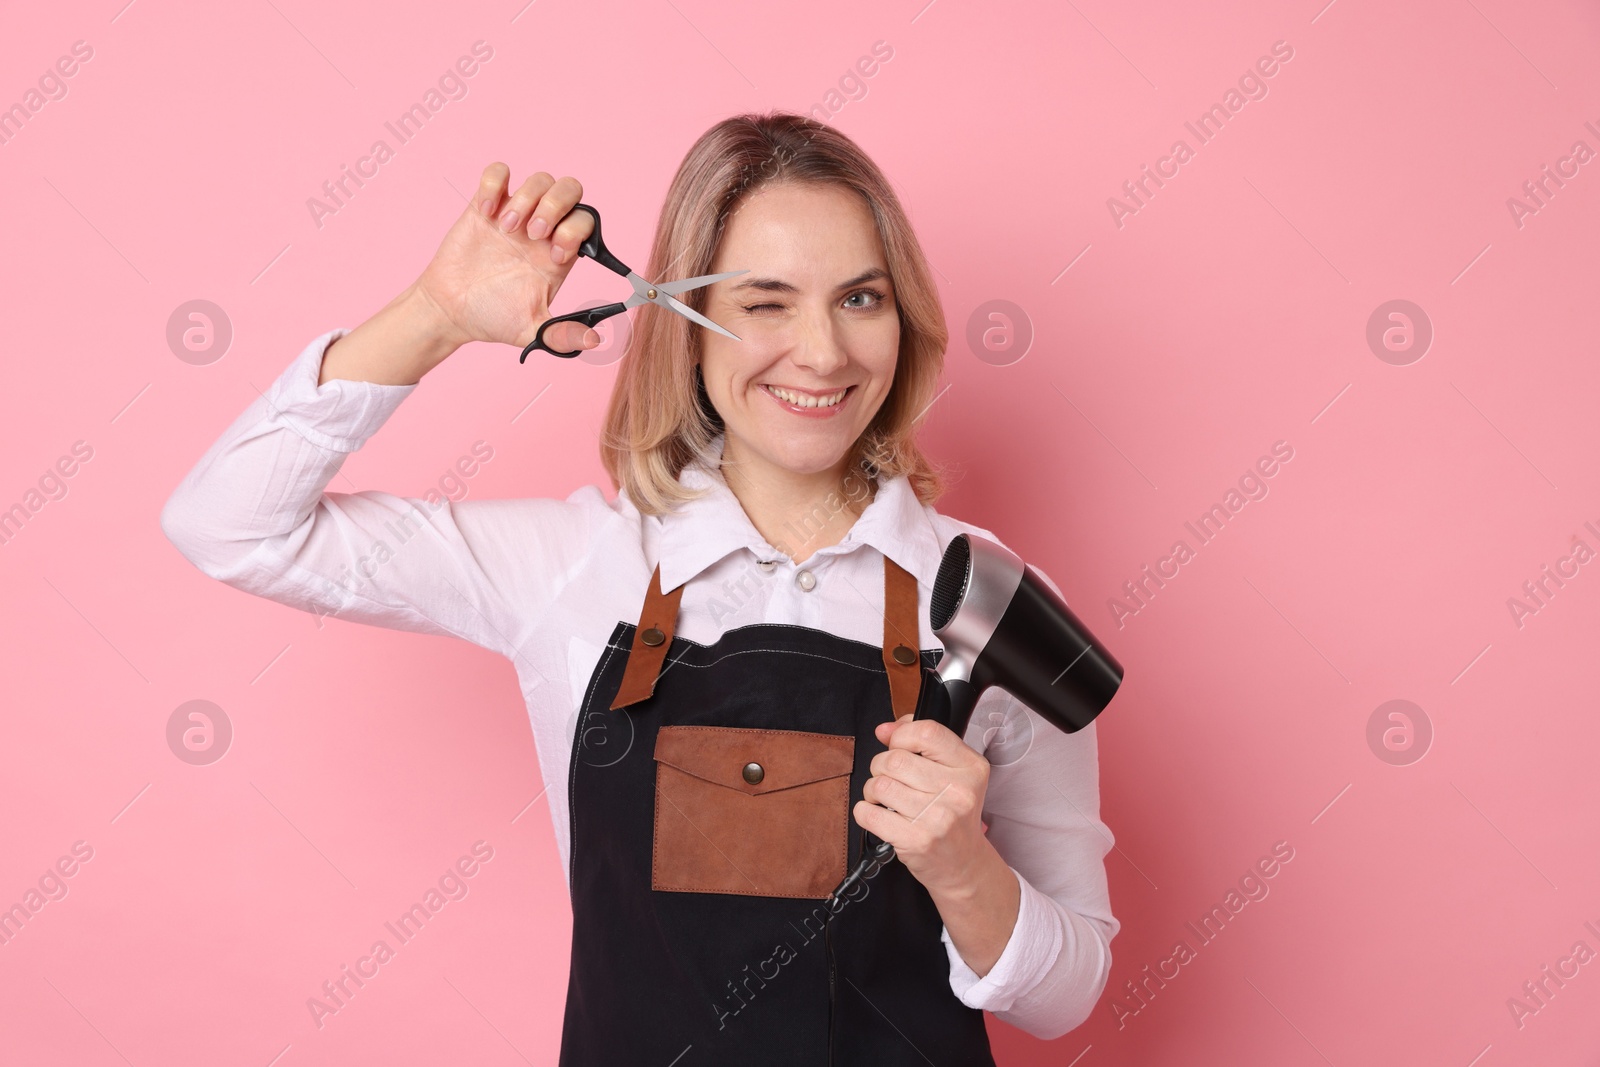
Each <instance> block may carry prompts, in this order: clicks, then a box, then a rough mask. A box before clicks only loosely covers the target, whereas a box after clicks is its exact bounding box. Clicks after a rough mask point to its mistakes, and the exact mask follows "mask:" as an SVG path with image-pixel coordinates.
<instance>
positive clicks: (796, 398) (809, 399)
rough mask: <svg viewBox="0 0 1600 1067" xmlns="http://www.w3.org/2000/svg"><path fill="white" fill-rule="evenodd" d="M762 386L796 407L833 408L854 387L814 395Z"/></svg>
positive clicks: (777, 387)
mask: <svg viewBox="0 0 1600 1067" xmlns="http://www.w3.org/2000/svg"><path fill="white" fill-rule="evenodd" d="M762 388H763V389H765V390H766V391H767V392H769V393H771V394H772V395H773V396H775V397H777V398H778V399H779V400H782V401H784V402H785V403H787V404H793V405H794V406H795V407H799V408H831V407H833V406H834V405H835V404H837V403H839V402H840V401H841V400H843V399H844V397H845V394H846V393H848V392H849V391H850V389H851V388H854V387H853V386H851V387H846V388H844V389H841V390H839V391H838V392H837V393H829V394H828V395H827V396H812V395H811V394H809V393H792V392H790V391H789V390H787V389H783V388H780V387H779V386H776V385H764V386H762Z"/></svg>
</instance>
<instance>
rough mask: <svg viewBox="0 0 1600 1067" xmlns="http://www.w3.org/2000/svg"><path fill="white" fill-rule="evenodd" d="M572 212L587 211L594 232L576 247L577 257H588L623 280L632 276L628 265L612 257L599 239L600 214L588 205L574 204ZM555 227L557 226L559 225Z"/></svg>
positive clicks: (570, 212) (603, 242)
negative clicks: (592, 221)
mask: <svg viewBox="0 0 1600 1067" xmlns="http://www.w3.org/2000/svg"><path fill="white" fill-rule="evenodd" d="M572 211H587V212H588V213H589V214H590V215H592V216H593V217H594V232H593V233H591V234H590V235H589V236H588V237H587V238H585V239H584V242H583V243H582V244H581V245H579V246H578V255H580V256H588V257H589V258H590V259H592V260H594V261H595V262H596V263H598V264H600V265H601V266H602V267H604V268H606V269H607V270H612V271H616V272H617V273H618V274H620V275H622V276H623V277H624V278H626V277H627V276H628V275H630V274H632V273H633V271H631V270H629V269H628V265H627V264H626V263H624V262H622V260H620V259H618V258H617V257H616V256H614V255H612V254H611V250H610V249H608V248H606V243H605V241H604V240H602V239H601V237H600V212H598V211H596V210H595V209H594V208H593V207H591V206H590V205H588V204H574V205H573V206H572ZM572 211H569V212H567V214H568V215H570V214H572ZM557 225H559V223H558V224H557Z"/></svg>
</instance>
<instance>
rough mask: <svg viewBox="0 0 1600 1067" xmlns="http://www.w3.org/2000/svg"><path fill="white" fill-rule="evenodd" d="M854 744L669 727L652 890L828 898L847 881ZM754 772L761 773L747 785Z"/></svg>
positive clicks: (804, 735)
mask: <svg viewBox="0 0 1600 1067" xmlns="http://www.w3.org/2000/svg"><path fill="white" fill-rule="evenodd" d="M855 744H856V739H855V737H854V735H851V734H822V733H808V732H805V731H800V730H743V729H738V728H735V727H731V726H663V727H662V728H661V729H660V730H659V731H658V732H657V734H656V748H655V760H656V802H655V804H656V806H655V844H654V852H653V856H652V859H651V882H650V884H651V888H653V889H660V890H667V891H672V892H680V893H741V894H744V895H747V896H763V897H808V898H822V897H826V896H827V895H828V894H829V893H831V892H833V889H834V887H835V886H837V885H838V884H839V883H840V882H841V881H842V880H843V879H844V876H845V861H846V859H847V857H848V850H849V847H850V771H851V769H852V767H853V766H854V761H855ZM750 764H755V765H756V766H757V767H759V768H760V770H759V771H757V770H756V769H755V768H754V767H752V768H751V770H750V772H749V775H748V776H747V775H746V771H745V768H746V766H747V765H750ZM748 778H756V779H757V781H754V782H751V781H749V780H748Z"/></svg>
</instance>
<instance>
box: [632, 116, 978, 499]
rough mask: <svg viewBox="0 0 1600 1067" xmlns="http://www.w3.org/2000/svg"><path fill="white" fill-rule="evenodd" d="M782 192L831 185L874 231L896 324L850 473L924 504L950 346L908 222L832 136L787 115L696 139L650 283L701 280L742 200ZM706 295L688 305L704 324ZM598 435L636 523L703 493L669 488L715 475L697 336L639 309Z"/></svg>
mask: <svg viewBox="0 0 1600 1067" xmlns="http://www.w3.org/2000/svg"><path fill="white" fill-rule="evenodd" d="M778 182H816V183H825V184H827V183H831V184H834V185H839V186H843V187H845V188H848V189H854V190H855V191H856V192H857V193H859V194H860V195H861V196H862V198H863V199H864V200H865V201H866V203H867V206H868V207H869V208H870V209H871V211H872V215H873V218H874V219H875V220H876V222H877V227H878V234H879V236H880V237H881V239H882V241H883V250H884V256H885V258H886V259H887V261H888V267H889V276H890V280H891V281H892V282H893V284H894V294H895V306H896V308H897V310H898V314H899V317H900V352H899V358H898V361H897V363H896V366H895V374H894V382H893V384H892V385H891V386H890V389H889V394H888V395H887V396H886V397H885V398H884V401H883V405H882V407H881V408H880V409H879V410H878V412H877V414H876V415H875V416H874V417H873V419H872V422H871V423H870V424H869V425H868V426H867V428H866V429H865V430H864V431H862V434H861V436H860V437H859V438H858V439H857V440H856V443H855V445H854V446H853V448H852V453H851V455H850V457H849V467H848V469H847V478H848V477H849V471H860V472H862V473H863V474H864V475H865V476H866V477H867V479H868V480H872V479H873V478H876V477H877V476H878V475H882V476H883V477H885V478H894V477H896V476H898V475H901V474H904V475H906V476H907V478H908V479H909V481H910V483H911V486H912V488H913V489H914V490H915V492H916V494H917V497H918V499H919V500H921V501H922V502H923V503H925V504H932V503H933V502H934V501H935V500H937V499H938V497H939V496H940V495H941V494H942V493H943V492H944V490H945V480H944V476H943V472H942V471H941V470H940V469H939V468H937V467H936V466H935V465H934V464H932V463H931V462H930V461H929V460H928V458H927V457H926V456H924V455H923V454H922V452H921V451H920V450H919V449H918V447H917V444H916V440H915V430H916V425H917V423H918V422H919V421H920V419H921V417H922V415H923V414H924V413H925V412H926V410H927V408H928V407H929V405H931V404H932V403H933V400H934V396H935V394H934V390H935V387H936V385H937V382H938V379H939V374H940V372H941V371H942V370H943V367H944V350H945V345H946V343H947V341H948V339H949V337H948V331H947V330H946V328H945V322H944V309H943V307H942V305H941V304H940V301H939V292H938V290H937V288H935V286H934V284H933V279H932V277H931V276H930V271H929V267H928V262H927V260H926V259H925V258H924V256H923V254H922V247H921V245H920V244H918V242H917V238H916V234H915V233H914V232H913V231H912V229H911V223H910V221H909V220H908V219H907V218H906V214H905V210H904V209H903V208H902V207H901V206H900V200H899V198H898V197H896V196H895V193H894V190H893V189H892V188H891V187H890V185H889V182H888V180H887V179H885V178H884V176H883V173H882V172H881V171H880V170H879V169H878V167H877V165H876V164H874V163H873V162H872V160H871V159H869V158H868V157H867V155H866V153H864V152H863V151H862V150H861V149H860V148H859V147H858V146H857V145H856V143H855V142H854V141H852V140H851V139H850V138H849V137H847V136H845V135H844V134H843V133H841V132H839V131H838V130H836V129H834V128H833V127H831V126H829V125H827V124H825V123H821V122H818V121H816V120H815V119H812V118H808V117H806V116H804V115H797V114H793V113H790V112H784V111H772V112H769V113H767V114H745V115H735V116H733V117H731V118H727V119H724V120H722V121H721V122H719V123H717V124H716V125H715V126H712V127H711V128H710V129H709V130H707V131H706V132H705V133H704V134H702V135H701V136H700V139H699V140H697V141H696V142H695V143H694V145H693V146H692V147H691V148H690V149H689V152H688V154H687V155H685V156H684V158H683V162H682V164H680V165H679V167H678V173H677V175H676V176H675V177H674V178H673V179H672V186H671V187H670V188H669V189H668V191H667V197H666V200H665V201H664V202H663V203H662V205H661V217H660V220H659V221H658V223H657V226H656V235H655V243H654V245H653V246H652V248H651V250H650V266H649V270H648V276H649V277H651V278H667V279H671V278H688V277H693V276H696V275H701V274H709V273H710V272H711V264H712V261H713V260H714V259H715V257H716V252H717V247H718V245H719V243H720V241H721V238H722V233H723V229H724V227H725V226H726V224H727V221H728V218H729V216H730V215H732V213H733V212H734V211H735V210H736V209H737V208H738V206H739V204H740V201H741V200H742V198H743V197H745V196H747V195H749V194H750V193H752V192H754V191H755V190H757V189H759V188H761V187H763V186H766V185H771V184H775V183H778ZM706 292H707V290H706V289H704V288H702V289H698V290H695V291H693V292H691V293H688V294H685V296H684V302H685V303H687V304H688V305H689V306H690V307H693V308H694V309H695V310H696V311H699V312H702V313H704V311H705V304H706V299H705V298H706ZM637 315H638V317H637V319H636V321H635V323H634V328H633V333H632V336H631V337H630V339H629V341H628V346H627V349H626V350H625V351H624V352H623V358H622V360H621V365H620V367H619V369H618V374H617V380H616V383H615V385H614V386H613V388H612V391H611V400H610V404H609V406H608V407H607V410H606V416H605V422H604V425H603V426H602V428H601V433H600V458H601V462H602V463H604V464H605V468H606V472H607V473H608V474H610V476H611V481H612V484H613V486H614V487H616V488H621V489H625V490H627V494H628V497H629V499H631V500H632V501H633V503H634V505H635V506H636V507H638V508H639V510H640V511H641V512H642V513H644V514H661V513H663V512H667V511H671V510H673V509H674V508H676V507H677V505H678V504H680V503H682V502H684V501H686V500H689V499H692V498H694V497H696V496H698V495H699V493H697V492H695V491H693V490H689V489H686V488H685V487H684V486H683V485H682V484H681V483H679V481H678V475H679V473H680V472H681V471H682V470H683V468H684V467H686V466H687V465H689V464H690V463H701V464H703V465H705V466H707V467H708V468H709V469H711V470H713V471H714V470H716V469H717V466H718V457H716V456H713V455H711V446H712V444H713V442H714V440H715V438H716V436H717V435H718V434H720V433H722V432H724V425H723V422H722V418H721V416H719V415H718V414H717V411H716V409H715V408H714V407H713V406H712V404H711V400H710V397H709V396H708V395H707V394H706V391H705V381H704V379H703V378H702V377H701V374H700V366H699V344H700V336H699V331H700V329H701V327H699V326H697V325H695V324H694V323H692V322H690V321H689V320H688V319H686V318H684V317H683V316H682V315H678V314H674V313H672V312H670V311H666V310H664V309H662V308H658V307H656V306H655V305H653V304H644V305H641V306H640V307H639V308H638V311H637Z"/></svg>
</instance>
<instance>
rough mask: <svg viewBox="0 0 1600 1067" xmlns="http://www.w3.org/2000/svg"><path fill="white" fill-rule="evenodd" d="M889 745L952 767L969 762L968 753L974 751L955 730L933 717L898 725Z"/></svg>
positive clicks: (891, 747)
mask: <svg viewBox="0 0 1600 1067" xmlns="http://www.w3.org/2000/svg"><path fill="white" fill-rule="evenodd" d="M888 745H889V748H890V749H906V750H908V751H911V752H916V753H920V754H921V755H924V756H926V757H928V758H929V759H931V760H933V761H934V762H936V763H943V764H946V765H947V766H951V767H960V766H962V765H963V764H965V763H966V762H968V761H967V759H966V753H970V752H972V749H971V748H970V747H969V746H968V745H967V743H966V742H964V741H962V740H961V738H959V737H957V736H956V735H955V731H954V730H951V729H950V728H949V727H948V726H946V725H944V723H941V722H936V721H934V720H933V719H917V720H915V721H913V722H908V723H902V724H900V725H897V726H896V727H895V731H894V733H893V734H891V735H890V736H889V741H888ZM974 754H975V753H974Z"/></svg>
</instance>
